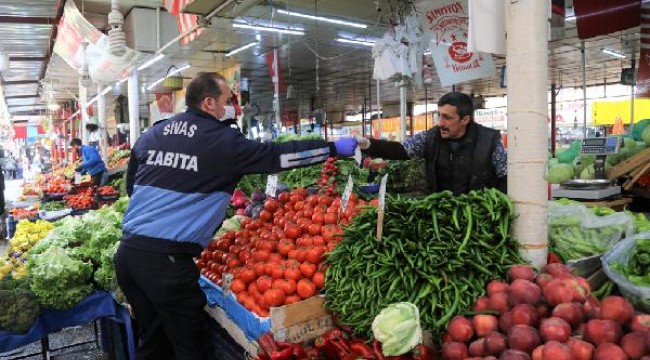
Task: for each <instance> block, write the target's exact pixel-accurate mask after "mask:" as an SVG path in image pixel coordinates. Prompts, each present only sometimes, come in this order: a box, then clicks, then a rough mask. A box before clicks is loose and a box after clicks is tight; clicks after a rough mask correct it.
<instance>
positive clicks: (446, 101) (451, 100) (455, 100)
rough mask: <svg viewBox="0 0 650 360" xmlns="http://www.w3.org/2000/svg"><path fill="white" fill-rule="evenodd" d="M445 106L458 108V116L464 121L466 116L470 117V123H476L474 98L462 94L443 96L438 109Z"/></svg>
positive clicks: (452, 93)
mask: <svg viewBox="0 0 650 360" xmlns="http://www.w3.org/2000/svg"><path fill="white" fill-rule="evenodd" d="M443 105H451V106H454V107H456V111H457V112H458V116H459V117H460V118H461V119H462V118H464V117H465V116H468V115H469V118H470V120H469V121H470V122H474V104H473V103H472V98H471V97H470V96H469V95H467V94H463V93H460V92H450V93H446V94H445V95H443V96H442V97H441V98H440V100H438V107H441V106H443Z"/></svg>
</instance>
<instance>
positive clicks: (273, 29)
mask: <svg viewBox="0 0 650 360" xmlns="http://www.w3.org/2000/svg"><path fill="white" fill-rule="evenodd" d="M232 27H235V28H242V29H253V30H260V31H270V32H277V33H282V34H290V35H305V32H304V31H302V30H291V29H286V28H276V27H270V26H253V25H248V24H242V23H233V24H232Z"/></svg>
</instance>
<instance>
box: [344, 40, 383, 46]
mask: <svg viewBox="0 0 650 360" xmlns="http://www.w3.org/2000/svg"><path fill="white" fill-rule="evenodd" d="M336 41H338V42H342V43H347V44H357V45H365V46H375V42H374V41H361V40H353V39H346V38H337V39H336Z"/></svg>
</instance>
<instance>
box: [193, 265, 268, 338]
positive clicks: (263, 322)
mask: <svg viewBox="0 0 650 360" xmlns="http://www.w3.org/2000/svg"><path fill="white" fill-rule="evenodd" d="M199 284H200V285H201V288H202V289H203V292H204V293H205V295H206V297H207V299H208V305H209V306H218V307H220V308H222V309H223V310H224V311H225V312H226V314H228V316H229V317H230V318H231V319H232V321H234V322H235V324H237V326H238V327H239V328H240V329H242V330H243V331H244V334H245V335H246V338H248V340H251V341H255V340H257V338H259V337H260V336H261V335H262V334H264V333H267V332H269V331H271V318H261V317H259V316H257V315H255V314H254V313H252V312H250V311H248V309H246V308H245V307H244V306H243V305H242V304H240V303H238V302H237V299H236V298H235V296H234V295H233V294H232V293H230V294H228V295H227V296H224V294H223V290H222V289H221V288H220V287H219V286H217V285H215V284H214V283H213V282H212V281H210V280H208V279H206V278H205V277H203V275H201V278H200V279H199Z"/></svg>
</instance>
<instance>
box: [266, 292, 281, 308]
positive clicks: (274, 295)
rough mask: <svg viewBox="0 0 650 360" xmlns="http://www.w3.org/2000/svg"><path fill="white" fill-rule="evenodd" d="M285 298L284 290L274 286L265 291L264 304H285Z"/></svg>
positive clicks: (271, 305) (269, 305)
mask: <svg viewBox="0 0 650 360" xmlns="http://www.w3.org/2000/svg"><path fill="white" fill-rule="evenodd" d="M284 298H285V295H284V291H282V290H280V289H278V288H272V289H269V290H268V291H267V292H265V293H264V304H265V305H266V306H268V307H275V306H280V305H284V300H285V299H284Z"/></svg>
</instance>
